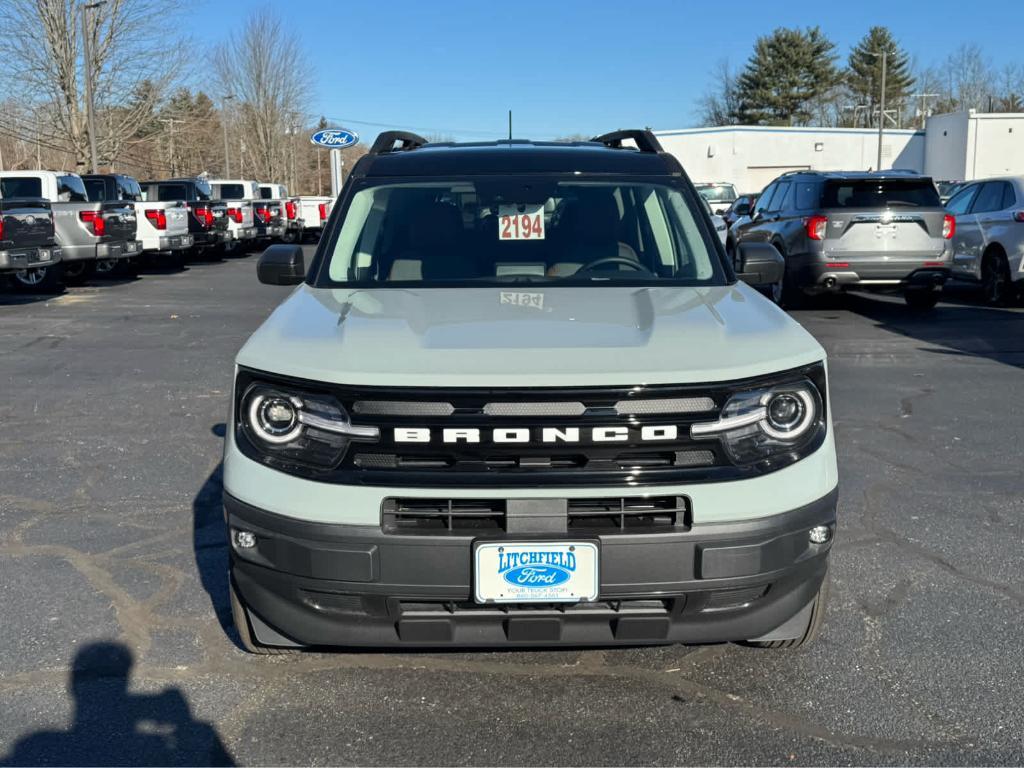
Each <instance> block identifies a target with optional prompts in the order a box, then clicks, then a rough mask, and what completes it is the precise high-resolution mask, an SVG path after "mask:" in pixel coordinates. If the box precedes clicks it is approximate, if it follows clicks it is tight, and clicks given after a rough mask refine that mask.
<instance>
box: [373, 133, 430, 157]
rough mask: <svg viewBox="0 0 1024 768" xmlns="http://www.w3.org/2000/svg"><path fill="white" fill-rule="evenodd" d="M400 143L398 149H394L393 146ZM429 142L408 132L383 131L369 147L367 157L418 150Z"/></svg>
mask: <svg viewBox="0 0 1024 768" xmlns="http://www.w3.org/2000/svg"><path fill="white" fill-rule="evenodd" d="M396 143H400V144H399V147H398V149H397V150H396V149H395V144H396ZM428 143H429V142H428V141H427V140H426V139H424V138H423V137H422V136H418V135H417V134H415V133H409V131H384V132H383V133H381V134H380V135H379V136H378V137H377V139H376V140H375V141H374V142H373V146H372V147H370V151H369V152H368V153H367V154H369V155H384V154H387V153H388V152H396V151H398V152H402V151H405V150H409V149H419V148H420V147H422V146H423V145H424V144H428Z"/></svg>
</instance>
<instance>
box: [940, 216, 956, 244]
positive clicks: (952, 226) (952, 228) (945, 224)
mask: <svg viewBox="0 0 1024 768" xmlns="http://www.w3.org/2000/svg"><path fill="white" fill-rule="evenodd" d="M955 234H956V219H955V218H953V217H952V216H951V215H950V214H948V213H947V214H946V215H945V216H943V217H942V236H943V237H944V238H945V239H946V240H949V239H950V238H951V237H953V235H955Z"/></svg>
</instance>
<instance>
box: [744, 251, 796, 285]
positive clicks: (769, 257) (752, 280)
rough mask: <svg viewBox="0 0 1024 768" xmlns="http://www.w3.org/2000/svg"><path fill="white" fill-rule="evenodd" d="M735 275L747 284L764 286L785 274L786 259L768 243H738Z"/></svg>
mask: <svg viewBox="0 0 1024 768" xmlns="http://www.w3.org/2000/svg"><path fill="white" fill-rule="evenodd" d="M738 253H739V259H738V261H737V264H736V276H737V277H738V278H739V279H740V280H742V281H743V282H744V283H746V284H747V285H753V286H757V287H760V286H766V285H774V284H775V283H777V282H779V281H780V280H781V279H782V278H783V276H784V275H785V274H786V260H785V259H784V258H783V257H782V254H781V253H779V252H778V251H777V250H776V249H775V246H774V245H771V244H770V243H740V245H739V248H738Z"/></svg>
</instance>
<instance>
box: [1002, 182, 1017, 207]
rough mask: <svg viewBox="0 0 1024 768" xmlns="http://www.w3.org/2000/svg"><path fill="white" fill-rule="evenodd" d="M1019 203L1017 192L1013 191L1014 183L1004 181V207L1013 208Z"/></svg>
mask: <svg viewBox="0 0 1024 768" xmlns="http://www.w3.org/2000/svg"><path fill="white" fill-rule="evenodd" d="M1016 204H1017V194H1016V193H1015V192H1014V191H1013V184H1011V183H1010V182H1008V181H1004V182H1003V208H1002V210H1004V211H1005V210H1006V209H1007V208H1013V206H1015V205H1016Z"/></svg>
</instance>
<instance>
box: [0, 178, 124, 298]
mask: <svg viewBox="0 0 1024 768" xmlns="http://www.w3.org/2000/svg"><path fill="white" fill-rule="evenodd" d="M0 196H2V197H27V198H36V199H39V198H42V199H44V200H48V201H49V202H50V205H51V208H52V210H53V222H54V228H55V231H56V240H57V245H59V246H60V249H61V261H62V264H63V270H62V274H60V275H57V274H56V273H55V274H54V275H51V276H43V277H42V278H40V279H41V280H42V281H45V280H46V278H47V277H49V279H50V281H54V280H57V279H61V278H62V279H63V281H64V282H65V283H68V284H72V285H80V284H82V283H84V282H86V281H87V280H88V279H89V277H91V276H92V274H93V273H94V272H95V271H96V261H97V259H100V260H104V259H124V258H130V257H132V256H135V255H137V254H138V253H139V244H138V241H137V240H136V239H135V231H136V225H135V219H136V215H135V208H134V205H133V204H132V203H131V202H125V201H120V200H112V201H108V202H92V201H90V200H89V195H88V192H87V191H86V189H85V184H84V183H83V182H82V177H81V176H79V175H78V174H77V173H65V172H62V171H2V172H0ZM46 269H49V267H47V268H46Z"/></svg>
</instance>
